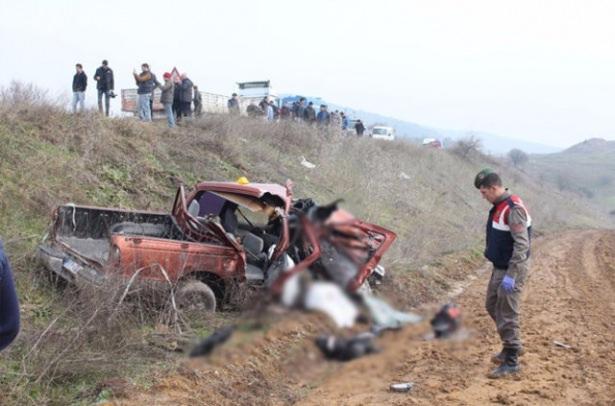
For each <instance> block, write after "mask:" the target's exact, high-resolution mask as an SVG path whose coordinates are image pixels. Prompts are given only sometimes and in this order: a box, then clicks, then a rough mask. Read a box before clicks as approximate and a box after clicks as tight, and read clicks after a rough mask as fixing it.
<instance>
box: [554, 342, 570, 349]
mask: <svg viewBox="0 0 615 406" xmlns="http://www.w3.org/2000/svg"><path fill="white" fill-rule="evenodd" d="M553 344H554V345H555V346H556V347H561V348H565V349H567V350H569V349H571V348H572V346H571V345H568V344H564V343H562V342H561V341H555V340H553Z"/></svg>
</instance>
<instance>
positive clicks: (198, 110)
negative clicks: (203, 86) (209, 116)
mask: <svg viewBox="0 0 615 406" xmlns="http://www.w3.org/2000/svg"><path fill="white" fill-rule="evenodd" d="M192 102H193V103H194V115H195V116H196V117H201V115H202V114H203V96H201V92H199V87H198V86H194V98H193V99H192Z"/></svg>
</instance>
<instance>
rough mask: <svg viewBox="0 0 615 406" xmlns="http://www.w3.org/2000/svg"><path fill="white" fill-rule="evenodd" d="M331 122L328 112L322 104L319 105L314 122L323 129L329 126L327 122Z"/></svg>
mask: <svg viewBox="0 0 615 406" xmlns="http://www.w3.org/2000/svg"><path fill="white" fill-rule="evenodd" d="M330 120H331V116H330V115H329V111H328V110H327V106H325V105H324V104H321V105H320V111H319V112H318V114H317V115H316V121H317V122H318V126H319V127H324V126H327V125H329V121H330Z"/></svg>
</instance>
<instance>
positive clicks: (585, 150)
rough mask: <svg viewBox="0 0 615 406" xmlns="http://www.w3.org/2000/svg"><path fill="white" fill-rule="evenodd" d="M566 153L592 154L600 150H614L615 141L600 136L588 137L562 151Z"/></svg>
mask: <svg viewBox="0 0 615 406" xmlns="http://www.w3.org/2000/svg"><path fill="white" fill-rule="evenodd" d="M563 152H564V153H567V154H593V153H601V152H615V141H607V140H605V139H602V138H590V139H587V140H585V141H583V142H580V143H578V144H576V145H573V146H572V147H570V148H568V149H566V150H564V151H563Z"/></svg>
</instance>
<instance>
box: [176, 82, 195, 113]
mask: <svg viewBox="0 0 615 406" xmlns="http://www.w3.org/2000/svg"><path fill="white" fill-rule="evenodd" d="M180 79H181V84H180V85H179V87H180V91H179V102H180V111H181V115H182V116H184V117H190V116H192V88H193V86H194V84H193V83H192V81H191V80H190V79H188V75H187V74H186V73H182V74H181V76H180Z"/></svg>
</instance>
